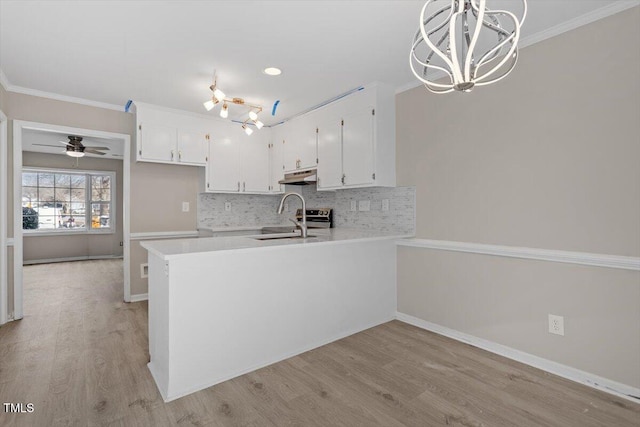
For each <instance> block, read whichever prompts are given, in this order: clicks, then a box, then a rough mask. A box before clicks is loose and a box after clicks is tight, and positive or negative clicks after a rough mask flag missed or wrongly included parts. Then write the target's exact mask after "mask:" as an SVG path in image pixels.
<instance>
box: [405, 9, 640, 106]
mask: <svg viewBox="0 0 640 427" xmlns="http://www.w3.org/2000/svg"><path fill="white" fill-rule="evenodd" d="M635 6H640V0H623V1H616V2H612V3H610V4H608V5H606V6H603V7H601V8H599V9H596V10H593V11H591V12H588V13H585V14H584V15H580V16H576V17H575V18H573V19H570V20H569V21H565V22H562V23H560V24H558V25H555V26H553V27H551V28H547V29H546V30H542V31H538V32H537V33H535V34H531V35H529V36H527V37H524V38H522V39H521V40H520V43H518V47H519V48H520V49H522V48H525V47H527V46H531V45H534V44H536V43H540V42H541V41H544V40H547V39H550V38H552V37H555V36H559V35H560V34H563V33H566V32H568V31H571V30H575V29H576V28H579V27H582V26H583V25H587V24H591V23H592V22H595V21H598V20H600V19H604V18H606V17H608V16H611V15H615V14H616V13H619V12H622V11H625V10H627V9H631V8H632V7H635ZM441 75H442V77H444V76H445V74H444V73H441ZM435 76H436V78H439V77H438V76H437V75H435ZM418 86H422V83H421V82H420V81H413V82H409V83H407V84H404V85H402V86H399V87H398V88H397V89H396V95H397V94H399V93H402V92H406V91H408V90H411V89H415V88H416V87H418Z"/></svg>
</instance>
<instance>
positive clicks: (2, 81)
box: [0, 68, 11, 91]
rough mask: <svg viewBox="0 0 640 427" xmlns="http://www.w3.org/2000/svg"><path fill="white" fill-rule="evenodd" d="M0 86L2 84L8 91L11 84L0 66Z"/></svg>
mask: <svg viewBox="0 0 640 427" xmlns="http://www.w3.org/2000/svg"><path fill="white" fill-rule="evenodd" d="M0 86H2V87H3V88H4V90H6V91H9V86H11V85H10V84H9V80H8V79H7V76H6V74H5V73H4V71H2V68H0Z"/></svg>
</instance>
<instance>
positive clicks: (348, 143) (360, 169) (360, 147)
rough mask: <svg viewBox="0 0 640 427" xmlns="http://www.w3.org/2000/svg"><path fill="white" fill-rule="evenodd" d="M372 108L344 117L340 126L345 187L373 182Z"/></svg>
mask: <svg viewBox="0 0 640 427" xmlns="http://www.w3.org/2000/svg"><path fill="white" fill-rule="evenodd" d="M373 111H374V109H373V107H367V108H362V109H360V110H358V111H357V112H354V113H353V114H350V115H347V116H345V117H344V124H343V126H342V171H343V173H344V175H345V181H344V183H345V186H351V185H363V184H372V183H373V182H374V179H373V173H374V172H375V171H374V166H373V164H374V161H373V159H374V157H373V144H374V141H373V119H374V116H373Z"/></svg>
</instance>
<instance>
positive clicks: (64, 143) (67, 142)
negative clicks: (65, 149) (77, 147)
mask: <svg viewBox="0 0 640 427" xmlns="http://www.w3.org/2000/svg"><path fill="white" fill-rule="evenodd" d="M58 142H59V143H60V144H62V145H71V146H72V147H73V145H72V144H71V143H69V141H58Z"/></svg>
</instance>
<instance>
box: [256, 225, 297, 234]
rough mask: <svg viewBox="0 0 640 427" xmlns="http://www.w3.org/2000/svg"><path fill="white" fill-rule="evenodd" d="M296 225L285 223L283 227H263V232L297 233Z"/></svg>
mask: <svg viewBox="0 0 640 427" xmlns="http://www.w3.org/2000/svg"><path fill="white" fill-rule="evenodd" d="M296 231H297V230H296V227H292V226H288V225H284V226H282V227H262V229H261V230H260V233H261V234H279V233H289V234H291V233H295V232H296Z"/></svg>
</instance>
